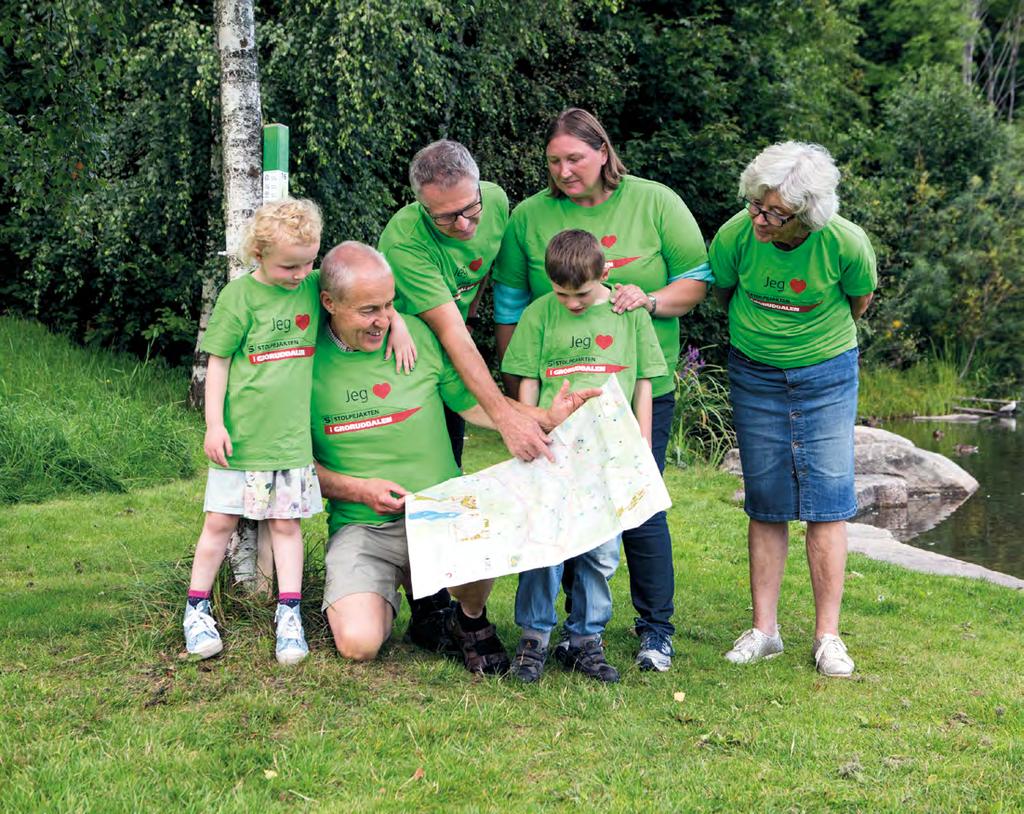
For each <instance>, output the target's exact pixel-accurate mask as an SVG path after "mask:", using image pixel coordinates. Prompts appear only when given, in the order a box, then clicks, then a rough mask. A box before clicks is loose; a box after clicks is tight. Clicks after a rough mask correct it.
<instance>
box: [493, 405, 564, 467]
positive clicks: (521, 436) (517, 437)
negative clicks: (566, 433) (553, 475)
mask: <svg viewBox="0 0 1024 814" xmlns="http://www.w3.org/2000/svg"><path fill="white" fill-rule="evenodd" d="M506 403H507V402H506ZM494 423H495V425H496V426H497V429H498V432H499V433H501V440H503V441H504V442H505V446H506V447H508V451H509V452H511V453H512V454H513V455H515V456H516V457H517V458H518V459H519V460H520V461H532V460H533V459H534V458H539V457H541V456H542V455H543V456H544V457H545V458H547V459H548V460H549V461H553V460H554V456H553V455H552V454H551V450H549V449H548V444H550V443H551V439H550V438H548V437H547V436H546V435H545V434H544V431H543V430H542V429H541V427H540V426H539V425H538V422H537V421H535V420H534V419H532V418H530V417H529V416H528V415H525V414H524V412H522V411H517V410H516V409H511V410H507V411H506V414H505V416H504V417H503V418H502V420H501V421H495V422H494Z"/></svg>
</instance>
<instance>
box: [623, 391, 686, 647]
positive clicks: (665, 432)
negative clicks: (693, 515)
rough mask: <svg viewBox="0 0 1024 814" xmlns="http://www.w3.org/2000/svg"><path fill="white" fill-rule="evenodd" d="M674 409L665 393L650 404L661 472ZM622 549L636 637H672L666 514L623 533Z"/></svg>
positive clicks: (673, 585) (672, 601) (671, 571)
mask: <svg viewBox="0 0 1024 814" xmlns="http://www.w3.org/2000/svg"><path fill="white" fill-rule="evenodd" d="M675 407H676V396H675V393H665V394H664V395H663V396H658V397H657V398H655V399H654V401H653V408H654V411H653V416H652V419H651V451H652V452H653V453H654V460H655V461H657V463H658V469H660V470H661V471H662V472H664V471H665V450H666V449H667V448H668V436H669V433H670V432H671V431H672V414H673V413H674V412H675ZM622 548H623V550H624V551H625V552H626V564H627V566H628V567H629V594H630V597H631V598H632V599H633V607H634V608H635V609H636V612H637V613H638V614H640V615H639V616H638V617H637V618H636V619H635V620H634V622H635V624H636V632H637V634H638V635H641V636H642V635H643V634H644V633H647V632H653V633H660V634H661V635H662V636H671V635H672V634H673V633H675V632H676V629H675V626H674V625H673V624H672V614H673V613H675V592H676V575H675V565H674V563H673V562H672V537H671V536H670V535H669V533H668V521H667V520H666V519H665V512H658V513H657V514H656V515H654V516H653V517H650V518H648V520H647V522H645V523H644V524H643V525H641V526H637V527H636V528H635V529H628V530H627V531H624V532H622Z"/></svg>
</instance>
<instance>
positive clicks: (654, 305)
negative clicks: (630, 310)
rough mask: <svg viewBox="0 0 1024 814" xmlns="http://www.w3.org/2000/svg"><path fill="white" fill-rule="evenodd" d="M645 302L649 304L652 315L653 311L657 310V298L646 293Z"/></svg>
mask: <svg viewBox="0 0 1024 814" xmlns="http://www.w3.org/2000/svg"><path fill="white" fill-rule="evenodd" d="M647 302H649V303H650V304H651V316H652V317H653V316H654V312H655V311H657V310H658V298H657V297H655V296H654V295H653V294H648V295H647Z"/></svg>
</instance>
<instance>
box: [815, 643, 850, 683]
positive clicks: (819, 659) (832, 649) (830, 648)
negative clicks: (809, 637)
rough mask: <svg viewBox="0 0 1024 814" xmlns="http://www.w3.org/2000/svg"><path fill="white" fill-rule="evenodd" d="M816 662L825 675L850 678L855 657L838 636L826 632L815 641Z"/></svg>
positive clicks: (820, 671)
mask: <svg viewBox="0 0 1024 814" xmlns="http://www.w3.org/2000/svg"><path fill="white" fill-rule="evenodd" d="M814 664H815V665H816V666H817V668H818V672H819V673H821V674H822V675H823V676H831V677H832V678H848V677H849V676H850V675H852V674H853V659H851V658H850V656H849V654H848V653H847V652H846V645H845V644H843V640H842V639H840V638H839V637H838V636H833V635H832V634H831V633H826V634H825V635H824V636H822V637H821V638H820V639H818V640H817V641H816V642H815V643H814Z"/></svg>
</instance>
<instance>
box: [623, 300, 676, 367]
mask: <svg viewBox="0 0 1024 814" xmlns="http://www.w3.org/2000/svg"><path fill="white" fill-rule="evenodd" d="M629 313H630V314H635V316H634V317H633V319H634V320H635V321H636V377H637V378H638V379H653V378H654V377H655V376H665V375H667V374H668V372H669V370H668V367H667V366H666V365H665V354H664V353H662V351H661V345H659V344H658V335H657V334H656V333H655V332H654V323H653V322H651V315H650V314H648V313H647V311H645V310H644V309H643V308H635V309H634V310H632V311H630V312H629Z"/></svg>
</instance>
